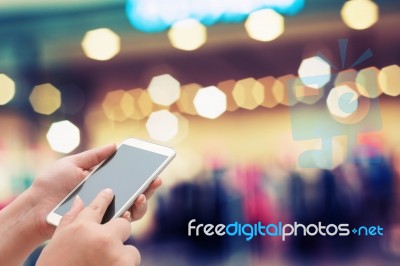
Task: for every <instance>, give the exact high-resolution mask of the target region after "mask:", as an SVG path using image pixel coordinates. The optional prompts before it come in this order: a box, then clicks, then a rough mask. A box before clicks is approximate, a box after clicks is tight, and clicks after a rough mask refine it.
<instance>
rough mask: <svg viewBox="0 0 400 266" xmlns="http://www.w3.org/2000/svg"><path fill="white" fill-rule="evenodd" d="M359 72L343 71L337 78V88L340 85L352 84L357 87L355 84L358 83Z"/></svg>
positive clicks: (353, 70) (352, 70)
mask: <svg viewBox="0 0 400 266" xmlns="http://www.w3.org/2000/svg"><path fill="white" fill-rule="evenodd" d="M357 74H358V72H357V70H355V69H352V68H351V69H346V70H343V71H340V72H339V73H338V74H337V75H336V78H335V82H334V84H335V86H339V85H345V84H346V85H348V84H352V85H354V86H355V82H356V78H357Z"/></svg>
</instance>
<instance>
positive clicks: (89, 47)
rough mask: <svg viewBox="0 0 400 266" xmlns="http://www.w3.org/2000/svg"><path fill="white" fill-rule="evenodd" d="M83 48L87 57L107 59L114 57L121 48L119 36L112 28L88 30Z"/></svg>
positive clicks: (83, 41) (100, 59)
mask: <svg viewBox="0 0 400 266" xmlns="http://www.w3.org/2000/svg"><path fill="white" fill-rule="evenodd" d="M82 49H83V51H84V53H85V54H86V56H87V57H89V58H91V59H94V60H99V61H105V60H109V59H111V58H113V57H114V56H115V55H116V54H118V53H119V51H120V49H121V40H120V38H119V36H118V35H117V34H116V33H115V32H113V31H112V30H110V29H107V28H101V29H95V30H91V31H88V32H86V34H85V36H84V37H83V40H82Z"/></svg>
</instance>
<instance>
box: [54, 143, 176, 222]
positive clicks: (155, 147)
mask: <svg viewBox="0 0 400 266" xmlns="http://www.w3.org/2000/svg"><path fill="white" fill-rule="evenodd" d="M121 145H127V146H132V147H135V148H139V149H142V150H146V151H150V152H154V153H158V154H161V155H165V156H167V159H166V160H165V161H164V162H163V163H162V164H161V165H160V166H159V167H158V168H157V169H156V171H154V172H153V174H152V175H150V176H149V178H148V179H147V180H146V182H145V183H143V185H142V186H141V187H140V188H139V189H138V190H137V191H136V192H135V193H133V195H132V197H130V198H129V200H128V201H127V202H126V203H125V204H124V205H123V206H122V208H121V209H119V210H118V211H116V213H115V215H114V216H113V218H115V217H119V216H121V215H122V214H123V213H124V212H125V211H126V210H128V208H129V207H130V206H131V205H132V204H133V202H134V201H135V199H136V198H137V197H139V195H140V194H142V193H143V192H144V191H145V190H146V189H147V187H148V186H149V185H150V183H151V182H152V181H153V180H154V179H155V178H156V177H157V176H158V175H159V174H160V173H161V171H162V170H163V169H164V168H165V167H166V166H167V165H168V164H169V163H170V162H171V160H172V159H173V158H174V157H175V150H174V149H173V148H171V147H167V146H163V145H160V144H155V143H152V142H148V141H145V140H141V139H136V138H129V139H126V140H125V141H123V142H122V143H120V144H119V145H118V146H117V148H116V151H117V150H118V149H119V147H121ZM114 153H115V152H114ZM114 153H112V154H114ZM112 154H111V155H112ZM111 155H110V156H111ZM107 158H108V157H107ZM107 158H106V159H104V160H103V161H102V162H101V163H99V164H98V165H97V166H96V167H95V168H94V169H93V170H92V171H91V172H90V173H89V174H88V175H87V176H86V177H85V178H84V179H83V180H82V181H81V182H79V184H77V185H76V186H75V187H74V188H73V189H72V190H71V192H69V193H68V195H66V196H65V197H64V198H63V199H62V200H61V201H60V202H59V203H58V204H57V206H56V207H54V209H53V210H52V211H51V212H50V213H49V214H48V215H47V216H46V221H47V223H48V224H51V225H54V226H58V225H59V223H60V221H61V219H62V217H63V216H62V215H60V214H58V213H56V212H55V210H56V209H57V208H58V207H59V206H60V205H61V204H62V203H63V202H64V201H65V200H66V199H68V197H69V196H70V195H71V194H72V193H74V191H75V190H76V189H78V187H79V186H80V185H81V184H83V183H84V182H85V181H86V180H87V179H88V178H90V176H91V175H92V173H94V172H95V171H96V169H97V168H99V167H100V166H101V165H103V164H104V162H105V161H106V160H107Z"/></svg>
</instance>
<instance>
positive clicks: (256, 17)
mask: <svg viewBox="0 0 400 266" xmlns="http://www.w3.org/2000/svg"><path fill="white" fill-rule="evenodd" d="M244 27H245V29H246V31H247V34H248V35H249V36H250V37H251V38H253V39H255V40H257V41H263V42H267V41H272V40H274V39H276V38H278V37H279V36H280V35H281V34H282V33H283V31H284V29H285V23H284V18H283V16H282V15H280V14H279V13H277V12H276V11H274V10H272V9H262V10H257V11H254V12H252V13H251V14H250V15H249V16H248V18H247V20H246V22H245V23H244Z"/></svg>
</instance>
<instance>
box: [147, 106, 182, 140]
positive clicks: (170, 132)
mask: <svg viewBox="0 0 400 266" xmlns="http://www.w3.org/2000/svg"><path fill="white" fill-rule="evenodd" d="M146 128H147V132H148V133H149V135H150V137H151V138H153V139H155V140H159V141H168V140H171V139H172V138H173V137H175V135H176V134H178V129H179V125H178V118H177V117H176V116H175V115H174V114H172V113H171V112H169V111H167V110H161V111H157V112H153V113H151V114H150V116H149V118H148V120H147V123H146Z"/></svg>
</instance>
